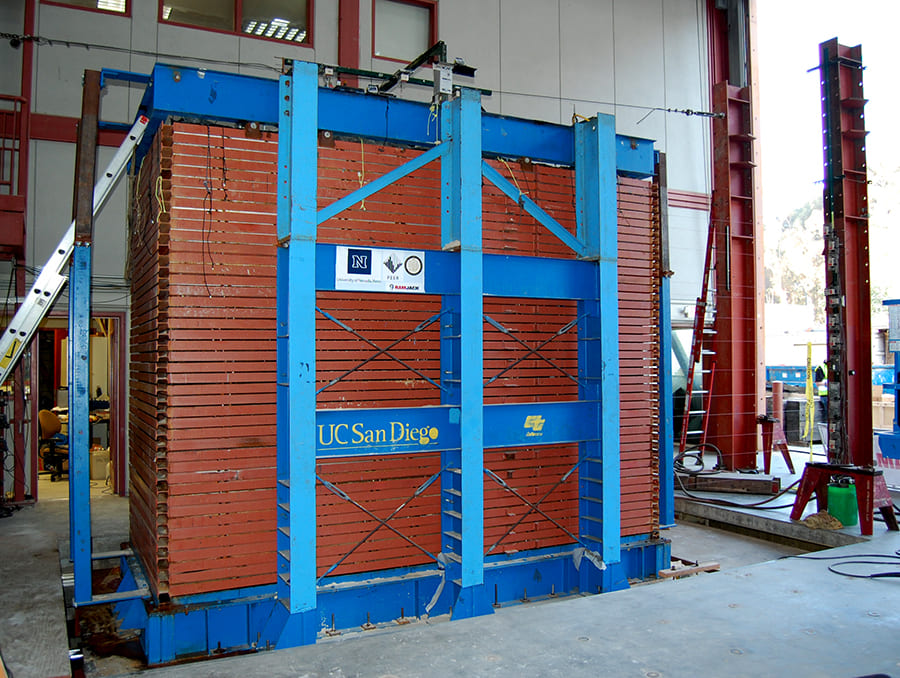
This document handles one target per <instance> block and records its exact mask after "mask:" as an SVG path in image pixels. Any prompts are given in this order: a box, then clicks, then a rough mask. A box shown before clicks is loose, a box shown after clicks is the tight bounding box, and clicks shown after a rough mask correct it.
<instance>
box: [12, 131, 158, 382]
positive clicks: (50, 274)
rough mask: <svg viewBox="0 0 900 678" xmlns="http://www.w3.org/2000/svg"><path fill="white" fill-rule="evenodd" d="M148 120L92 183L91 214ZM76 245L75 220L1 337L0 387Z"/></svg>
mask: <svg viewBox="0 0 900 678" xmlns="http://www.w3.org/2000/svg"><path fill="white" fill-rule="evenodd" d="M149 122H150V121H149V119H148V118H147V117H146V116H143V115H142V116H139V117H138V119H137V122H135V123H134V125H133V126H132V127H131V130H129V132H128V135H127V136H126V137H125V141H123V142H122V145H121V146H119V149H118V150H117V151H116V154H115V155H114V156H113V159H112V160H111V161H110V163H109V165H108V166H107V168H106V171H105V172H104V173H103V175H102V176H101V177H100V180H99V181H98V182H97V185H96V186H94V210H93V214H94V216H96V215H97V213H98V212H100V210H101V209H102V208H103V205H104V204H106V200H107V199H108V198H109V196H110V195H111V194H112V191H113V188H115V186H116V183H117V182H118V181H119V178H120V177H121V176H122V174H123V173H124V172H125V168H126V166H127V165H128V161H129V160H130V159H131V155H132V153H133V152H134V149H135V148H136V147H137V145H138V144H139V143H140V141H141V139H142V138H143V136H144V132H145V131H146V129H147V124H148V123H149ZM74 245H75V221H74V220H73V221H72V223H71V224H69V228H68V230H67V231H66V234H65V235H64V236H63V237H62V240H60V241H59V244H58V245H57V246H56V249H55V250H54V251H53V254H52V255H51V257H50V259H48V260H47V263H46V264H44V268H43V269H41V274H40V275H39V276H38V277H37V280H35V281H34V284H33V285H32V288H31V292H30V293H29V294H28V296H27V297H25V299H24V300H23V301H22V305H21V306H20V307H19V310H18V311H16V315H15V316H14V317H13V319H12V322H11V323H10V324H9V327H7V328H6V331H5V332H4V333H3V335H2V337H0V386H2V385H3V384H4V383H5V382H6V379H7V378H8V377H9V375H10V373H11V372H12V371H13V369H14V368H15V366H16V363H17V362H18V361H19V358H21V357H22V354H23V353H24V352H25V348H26V347H27V346H28V344H29V343H30V342H31V338H32V337H33V336H34V333H35V332H36V331H37V328H38V326H39V325H40V324H41V322H42V321H43V320H44V317H45V316H46V315H47V313H48V312H49V311H50V308H51V307H52V306H53V302H54V301H56V298H57V297H58V296H59V293H60V292H61V291H62V289H63V287H65V284H66V282H67V281H68V279H69V278H68V276H66V275H64V273H63V271H64V270H65V268H66V266H68V264H69V258H70V257H71V256H72V248H73V247H74Z"/></svg>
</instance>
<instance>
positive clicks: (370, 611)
mask: <svg viewBox="0 0 900 678" xmlns="http://www.w3.org/2000/svg"><path fill="white" fill-rule="evenodd" d="M581 551H583V549H581V548H579V547H577V545H570V546H564V547H556V548H547V549H540V550H535V551H527V552H522V553H517V554H515V555H502V556H493V557H490V558H487V559H485V565H484V584H483V586H482V587H481V590H480V591H478V592H477V595H476V596H473V597H471V598H470V600H471V601H473V602H477V601H479V600H486V601H487V602H488V605H489V606H491V605H494V606H497V607H501V608H504V607H509V606H511V605H522V604H526V603H527V602H530V601H538V600H545V599H548V598H555V597H559V598H564V597H570V596H574V595H580V594H584V595H588V594H594V593H608V592H610V591H618V590H621V589H627V588H629V581H634V580H645V579H649V578H653V577H655V576H656V574H657V573H658V572H659V571H660V570H661V569H664V568H666V567H668V566H669V561H670V558H671V545H670V543H669V541H668V540H666V539H652V538H650V536H649V535H644V536H638V537H628V538H623V539H622V540H621V561H620V562H619V563H616V564H614V565H609V566H607V567H606V569H605V570H599V569H597V567H596V566H595V565H594V564H593V563H591V562H590V561H589V560H588V559H587V558H584V557H581V555H582V554H581V553H580V552H581ZM135 562H136V561H134V559H131V561H130V564H131V566H134V563H135ZM122 566H123V572H124V573H125V579H124V580H123V582H122V585H121V586H122V587H129V586H131V587H133V586H134V579H133V575H132V574H131V572H130V569H129V567H128V563H127V562H126V561H125V560H124V559H123V561H122ZM586 575H587V576H586ZM371 577H372V578H361V577H359V576H348V577H333V578H330V579H328V580H326V582H325V583H324V584H323V585H321V586H319V587H318V591H317V602H318V605H317V608H316V609H315V610H311V611H308V612H305V613H301V614H294V615H290V614H288V612H287V609H286V607H285V606H284V605H283V604H282V603H281V602H280V601H279V600H278V599H277V597H276V587H275V585H272V586H259V587H254V588H249V589H238V590H231V591H221V592H217V593H211V594H204V595H200V596H190V597H185V598H176V599H174V600H173V601H172V602H171V603H168V604H166V605H164V606H160V605H158V604H155V603H152V602H148V601H143V600H130V601H126V602H123V603H119V604H117V605H116V607H115V611H116V614H117V617H118V618H119V620H120V621H121V628H122V630H137V631H139V632H140V635H141V644H142V647H143V649H144V652H145V654H146V656H147V663H148V664H149V665H151V666H156V665H159V664H166V663H170V662H175V661H180V660H184V659H191V658H199V657H216V656H222V655H225V654H229V653H243V652H248V651H261V650H269V649H281V648H287V647H297V646H300V645H309V644H312V643H314V642H316V640H317V639H319V638H324V637H327V636H326V630H328V631H330V630H331V629H332V623H333V625H334V626H333V627H334V629H335V630H336V631H339V632H344V633H348V632H354V631H361V630H362V627H363V625H364V624H366V623H371V624H374V625H379V626H385V625H390V624H392V623H393V624H397V623H398V620H402V619H408V620H410V621H414V620H416V619H421V618H423V617H425V616H427V617H430V618H434V617H441V616H448V617H449V618H450V619H457V618H460V617H465V616H472V614H470V613H471V612H472V610H468V609H467V610H458V609H457V608H458V607H459V605H468V604H469V603H467V602H466V601H463V602H462V603H460V602H459V599H458V598H457V602H456V603H455V605H456V607H454V595H453V592H452V589H451V587H450V586H447V585H444V584H445V582H444V573H443V571H441V570H439V569H437V568H435V567H434V566H423V567H417V568H405V569H396V570H386V571H383V572H378V573H371ZM585 578H586V579H587V581H589V582H590V586H589V588H587V589H586V588H585V587H584V586H583V584H582V582H583V581H585ZM439 589H440V593H439V594H438V595H435V593H436V592H437V591H438V590H439ZM123 590H124V588H123ZM526 598H527V600H525V599H526ZM475 612H476V613H477V612H478V611H475ZM481 612H482V613H484V612H485V611H484V610H481ZM489 612H493V608H492V609H491V610H490V611H489ZM401 615H402V617H401ZM400 623H402V621H401V622H400Z"/></svg>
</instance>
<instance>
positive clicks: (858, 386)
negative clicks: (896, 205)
mask: <svg viewBox="0 0 900 678" xmlns="http://www.w3.org/2000/svg"><path fill="white" fill-rule="evenodd" d="M819 49H820V57H821V59H820V67H819V68H820V71H819V73H820V79H821V87H822V136H823V141H824V155H825V188H824V192H823V207H824V213H825V224H824V240H825V319H826V326H827V331H828V406H827V416H828V460H829V462H831V463H835V464H848V463H849V464H856V465H859V466H870V465H871V464H872V460H873V452H872V391H871V388H872V387H871V384H872V345H871V336H872V323H871V309H870V305H871V290H870V284H869V207H868V190H867V183H868V180H867V173H866V124H865V115H864V112H863V109H864V106H865V103H866V100H865V98H864V96H863V65H862V48H861V46H859V45H857V46H856V47H846V46H844V45H840V44H838V41H837V38H833V39H832V40H829V41H828V42H823V43H822V44H821V45H819Z"/></svg>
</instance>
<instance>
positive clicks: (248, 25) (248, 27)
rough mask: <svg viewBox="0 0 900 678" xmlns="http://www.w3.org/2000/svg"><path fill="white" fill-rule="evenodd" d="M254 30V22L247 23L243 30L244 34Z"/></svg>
mask: <svg viewBox="0 0 900 678" xmlns="http://www.w3.org/2000/svg"><path fill="white" fill-rule="evenodd" d="M254 28H256V22H255V21H251V22H250V23H248V24H247V26H246V27H245V28H244V33H252V32H253V29H254Z"/></svg>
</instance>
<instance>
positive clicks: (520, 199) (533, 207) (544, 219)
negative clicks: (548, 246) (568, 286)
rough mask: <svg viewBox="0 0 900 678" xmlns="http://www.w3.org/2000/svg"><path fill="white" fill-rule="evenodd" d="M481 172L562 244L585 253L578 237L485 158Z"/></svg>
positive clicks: (579, 253) (578, 253)
mask: <svg viewBox="0 0 900 678" xmlns="http://www.w3.org/2000/svg"><path fill="white" fill-rule="evenodd" d="M481 172H482V174H484V177H485V179H487V180H488V181H490V182H491V183H492V184H494V186H496V187H497V188H499V189H500V190H501V191H503V192H504V193H505V194H506V195H508V196H509V197H510V198H511V199H512V200H513V201H514V202H515V203H516V204H517V205H519V207H521V208H522V209H523V210H525V211H526V212H528V214H530V215H531V216H532V217H534V218H535V219H536V220H537V221H538V223H540V224H541V225H542V226H544V227H545V228H546V229H547V230H548V231H550V232H551V233H552V234H553V235H555V236H556V237H557V238H559V240H560V241H561V242H562V244H563V245H565V246H566V247H568V248H569V249H571V250H572V251H573V252H575V254H577V255H578V256H584V255H586V254H587V247H586V246H585V244H584V243H582V242H581V241H580V240H579V239H578V238H576V237H575V236H574V235H572V234H571V233H569V232H568V231H567V230H566V229H565V228H563V227H562V225H561V224H560V223H559V222H558V221H557V220H556V219H554V218H553V217H551V216H550V215H549V214H547V212H546V211H545V210H544V208H542V207H541V206H540V205H538V204H537V203H536V202H535V201H534V200H532V199H531V198H529V197H528V196H527V195H525V194H524V193H522V191H521V190H520V189H519V188H518V187H516V186H513V185H512V184H511V183H510V182H509V181H508V180H507V179H506V177H504V176H503V175H502V174H500V172H498V171H497V170H495V169H494V168H493V167H491V166H490V165H489V164H488V163H487V161H486V160H483V161H482V162H481Z"/></svg>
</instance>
